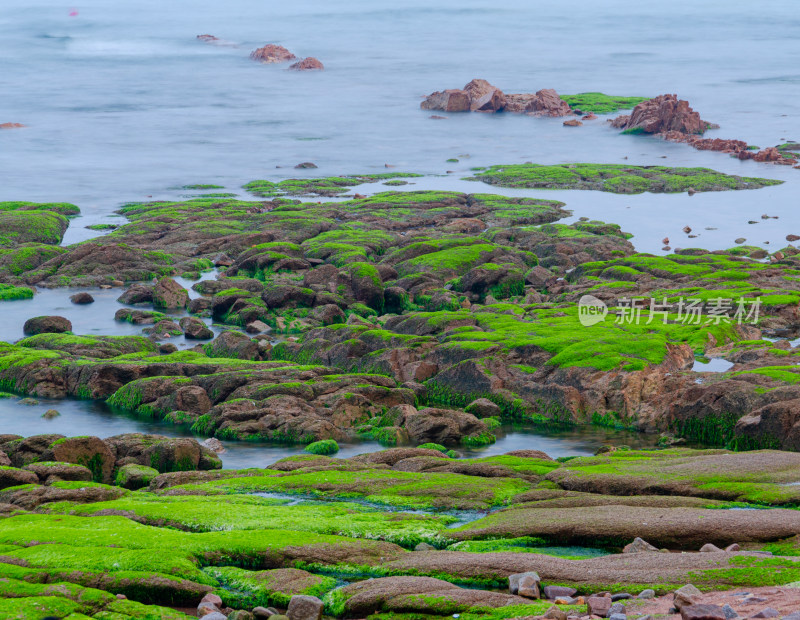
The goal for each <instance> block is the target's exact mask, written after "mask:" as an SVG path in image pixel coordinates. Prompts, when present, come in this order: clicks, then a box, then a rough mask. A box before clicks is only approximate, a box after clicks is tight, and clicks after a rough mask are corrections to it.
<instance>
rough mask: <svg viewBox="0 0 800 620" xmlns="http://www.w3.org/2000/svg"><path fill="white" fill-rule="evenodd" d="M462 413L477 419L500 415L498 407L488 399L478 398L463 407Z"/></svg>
mask: <svg viewBox="0 0 800 620" xmlns="http://www.w3.org/2000/svg"><path fill="white" fill-rule="evenodd" d="M464 411H466V412H467V413H471V414H472V415H474V416H475V417H477V418H491V417H495V416H499V415H500V414H501V412H500V407H498V406H497V405H496V404H495V403H493V402H492V401H490V400H489V399H488V398H478V399H476V400H473V401H472V402H471V403H470V404H469V405H467V406H466V407H464Z"/></svg>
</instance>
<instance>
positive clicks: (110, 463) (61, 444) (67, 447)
mask: <svg viewBox="0 0 800 620" xmlns="http://www.w3.org/2000/svg"><path fill="white" fill-rule="evenodd" d="M52 450H53V460H55V461H61V462H63V463H75V464H77V465H83V466H84V467H87V468H88V469H89V470H90V471H91V472H92V476H93V478H94V480H95V482H104V483H106V484H108V483H110V482H111V481H112V480H113V473H114V463H115V460H116V455H115V454H114V453H113V452H112V451H111V449H110V448H109V447H108V445H107V444H106V443H105V442H103V440H102V439H100V438H99V437H66V438H64V439H59V440H57V441H56V442H55V443H53V445H52Z"/></svg>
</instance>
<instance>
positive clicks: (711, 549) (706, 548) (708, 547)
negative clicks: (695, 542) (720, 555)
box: [700, 543, 722, 553]
mask: <svg viewBox="0 0 800 620" xmlns="http://www.w3.org/2000/svg"><path fill="white" fill-rule="evenodd" d="M700 551H701V552H702V553H716V552H719V551H722V549H720V548H719V547H717V546H716V545H712V544H711V543H706V544H705V545H703V546H702V547H700Z"/></svg>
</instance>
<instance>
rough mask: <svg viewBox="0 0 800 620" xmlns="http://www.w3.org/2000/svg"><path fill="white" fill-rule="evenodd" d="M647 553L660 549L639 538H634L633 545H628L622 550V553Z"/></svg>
mask: <svg viewBox="0 0 800 620" xmlns="http://www.w3.org/2000/svg"><path fill="white" fill-rule="evenodd" d="M646 551H650V552H652V551H658V548H657V547H654V546H653V545H651V544H650V543H649V542H647V541H646V540H642V539H641V538H638V537H637V538H634V539H633V542H632V543H628V544H627V545H625V547H624V548H623V549H622V553H642V552H646Z"/></svg>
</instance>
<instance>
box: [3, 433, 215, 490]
mask: <svg viewBox="0 0 800 620" xmlns="http://www.w3.org/2000/svg"><path fill="white" fill-rule="evenodd" d="M0 465H3V466H5V467H4V468H3V469H0V489H4V488H7V487H11V486H16V485H19V484H52V483H53V482H59V481H83V482H89V481H92V480H93V481H95V482H102V483H106V484H110V483H112V482H116V483H117V484H119V485H120V486H124V487H125V488H130V489H138V488H141V487H144V486H147V485H148V484H150V481H151V480H152V479H153V478H155V477H156V476H157V475H158V474H159V473H164V472H169V471H188V470H211V469H219V468H220V467H222V462H221V461H220V459H219V457H217V456H216V454H215V452H214V451H213V450H211V449H209V448H208V447H206V446H203V445H201V444H199V443H198V442H197V441H196V440H194V439H189V438H172V437H164V436H162V435H145V434H142V433H127V434H124V435H115V436H113V437H108V438H106V439H100V438H99V437H92V436H88V437H65V436H64V435H57V434H52V435H32V436H30V437H21V436H19V435H0Z"/></svg>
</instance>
